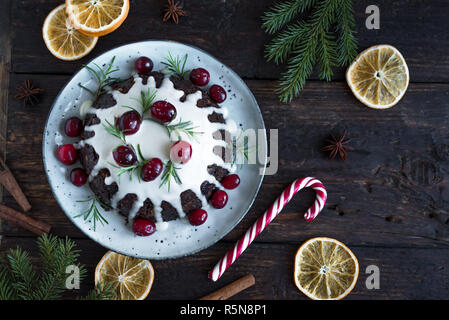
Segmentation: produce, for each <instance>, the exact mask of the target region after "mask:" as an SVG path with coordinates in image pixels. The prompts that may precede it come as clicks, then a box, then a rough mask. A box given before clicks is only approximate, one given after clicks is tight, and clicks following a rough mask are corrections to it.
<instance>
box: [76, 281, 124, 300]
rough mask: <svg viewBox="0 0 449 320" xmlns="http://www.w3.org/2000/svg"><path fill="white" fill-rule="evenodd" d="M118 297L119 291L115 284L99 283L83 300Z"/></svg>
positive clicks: (113, 298)
mask: <svg viewBox="0 0 449 320" xmlns="http://www.w3.org/2000/svg"><path fill="white" fill-rule="evenodd" d="M115 299H117V293H116V291H115V288H114V286H113V284H111V283H104V284H103V283H99V284H97V286H96V287H95V288H94V289H93V290H91V291H90V292H89V293H88V294H87V296H86V297H84V298H82V300H115Z"/></svg>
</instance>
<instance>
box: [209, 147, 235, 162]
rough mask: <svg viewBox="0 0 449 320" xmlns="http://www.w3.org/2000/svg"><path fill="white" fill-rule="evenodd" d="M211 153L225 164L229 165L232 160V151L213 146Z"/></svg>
mask: <svg viewBox="0 0 449 320" xmlns="http://www.w3.org/2000/svg"><path fill="white" fill-rule="evenodd" d="M212 152H213V153H215V154H216V155H217V156H219V157H220V158H221V159H223V161H224V162H225V163H231V162H232V159H233V154H232V149H231V148H225V147H222V146H214V148H213V149H212Z"/></svg>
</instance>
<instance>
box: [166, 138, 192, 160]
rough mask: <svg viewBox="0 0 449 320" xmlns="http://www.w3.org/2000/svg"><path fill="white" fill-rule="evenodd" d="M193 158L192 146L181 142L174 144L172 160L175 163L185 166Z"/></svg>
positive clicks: (171, 150) (171, 152)
mask: <svg viewBox="0 0 449 320" xmlns="http://www.w3.org/2000/svg"><path fill="white" fill-rule="evenodd" d="M191 158H192V145H191V144H190V143H188V142H187V141H183V140H179V141H176V142H175V143H173V145H172V147H171V149H170V159H171V160H172V161H173V162H174V163H180V164H185V163H187V162H189V160H190V159H191Z"/></svg>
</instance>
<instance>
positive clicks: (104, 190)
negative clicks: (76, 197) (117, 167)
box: [89, 168, 118, 211]
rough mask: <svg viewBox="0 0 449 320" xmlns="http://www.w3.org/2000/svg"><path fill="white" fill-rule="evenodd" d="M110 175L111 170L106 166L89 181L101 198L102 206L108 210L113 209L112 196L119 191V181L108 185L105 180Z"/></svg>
mask: <svg viewBox="0 0 449 320" xmlns="http://www.w3.org/2000/svg"><path fill="white" fill-rule="evenodd" d="M110 175H111V173H110V172H109V170H108V169H106V168H104V169H101V170H100V171H99V172H98V174H97V175H96V176H95V177H94V178H93V179H92V181H91V182H89V186H90V188H91V189H92V191H93V193H94V194H95V196H96V197H97V198H98V200H100V202H101V206H102V207H103V208H104V209H105V210H107V211H108V210H111V199H112V196H113V195H114V194H115V193H117V191H118V185H117V183H115V182H113V183H111V184H109V185H107V184H106V183H105V182H104V179H106V178H107V177H109V176H110Z"/></svg>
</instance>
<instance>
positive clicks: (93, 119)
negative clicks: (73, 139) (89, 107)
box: [81, 113, 101, 140]
mask: <svg viewBox="0 0 449 320" xmlns="http://www.w3.org/2000/svg"><path fill="white" fill-rule="evenodd" d="M100 122H101V120H100V119H98V117H97V115H96V114H93V113H88V114H86V119H84V128H86V127H88V126H94V125H97V124H99V123H100ZM84 128H83V132H81V139H82V140H87V139H89V138H92V137H93V136H95V132H94V131H89V130H85V129H84Z"/></svg>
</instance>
